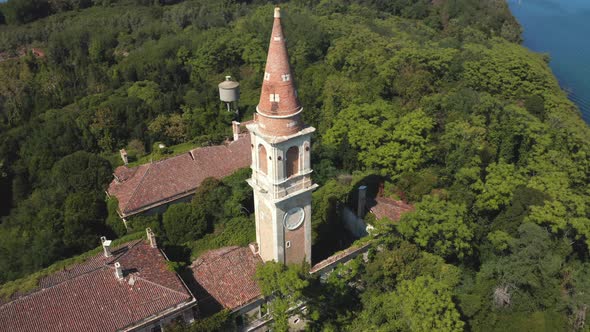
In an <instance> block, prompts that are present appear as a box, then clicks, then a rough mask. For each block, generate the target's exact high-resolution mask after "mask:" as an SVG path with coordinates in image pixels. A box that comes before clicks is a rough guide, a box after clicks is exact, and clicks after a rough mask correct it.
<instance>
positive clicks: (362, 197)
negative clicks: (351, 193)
mask: <svg viewBox="0 0 590 332" xmlns="http://www.w3.org/2000/svg"><path fill="white" fill-rule="evenodd" d="M358 195H359V197H358V203H357V206H356V208H357V210H356V215H357V217H359V218H362V217H363V214H364V213H365V207H366V205H367V186H360V187H359V191H358Z"/></svg>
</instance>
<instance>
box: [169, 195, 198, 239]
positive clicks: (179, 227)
mask: <svg viewBox="0 0 590 332" xmlns="http://www.w3.org/2000/svg"><path fill="white" fill-rule="evenodd" d="M204 212H205V211H204V210H203V209H195V208H194V207H193V206H192V205H191V204H189V203H178V204H174V205H171V206H170V207H168V210H166V212H164V215H163V218H162V223H163V225H164V230H165V231H166V235H167V237H168V239H169V240H170V242H172V243H174V244H182V243H185V242H187V241H191V240H195V239H199V238H201V237H202V236H203V234H205V232H206V231H207V219H206V215H205V213H204Z"/></svg>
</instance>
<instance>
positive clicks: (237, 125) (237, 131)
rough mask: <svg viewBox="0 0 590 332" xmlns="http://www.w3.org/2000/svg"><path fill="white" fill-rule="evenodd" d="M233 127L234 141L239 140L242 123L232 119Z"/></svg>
mask: <svg viewBox="0 0 590 332" xmlns="http://www.w3.org/2000/svg"><path fill="white" fill-rule="evenodd" d="M231 129H232V131H233V133H234V141H237V140H238V139H239V138H240V123H239V122H238V121H232V122H231Z"/></svg>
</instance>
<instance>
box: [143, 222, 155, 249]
mask: <svg viewBox="0 0 590 332" xmlns="http://www.w3.org/2000/svg"><path fill="white" fill-rule="evenodd" d="M145 232H146V234H147V238H148V240H149V241H150V247H152V248H157V247H158V243H157V242H156V235H154V232H152V229H151V228H149V227H148V228H146V229H145Z"/></svg>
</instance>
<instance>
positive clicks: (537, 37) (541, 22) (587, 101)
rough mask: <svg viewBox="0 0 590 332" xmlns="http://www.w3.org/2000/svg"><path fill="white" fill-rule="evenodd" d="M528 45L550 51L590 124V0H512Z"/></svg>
mask: <svg viewBox="0 0 590 332" xmlns="http://www.w3.org/2000/svg"><path fill="white" fill-rule="evenodd" d="M508 4H509V6H510V10H511V11H512V14H513V15H514V16H515V17H516V19H517V20H518V21H519V22H520V24H521V26H522V28H523V39H524V42H523V44H524V46H526V47H528V48H529V49H531V50H533V51H535V52H543V53H549V55H550V56H551V62H550V64H549V65H550V66H551V69H552V70H553V73H554V74H555V76H556V77H557V79H558V80H559V84H560V85H561V87H562V88H563V89H564V90H566V91H567V92H568V95H569V98H570V99H571V100H572V101H573V102H575V103H576V104H577V105H578V107H579V108H580V111H581V112H582V117H583V118H584V120H585V121H586V123H590V0H509V1H508Z"/></svg>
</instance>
